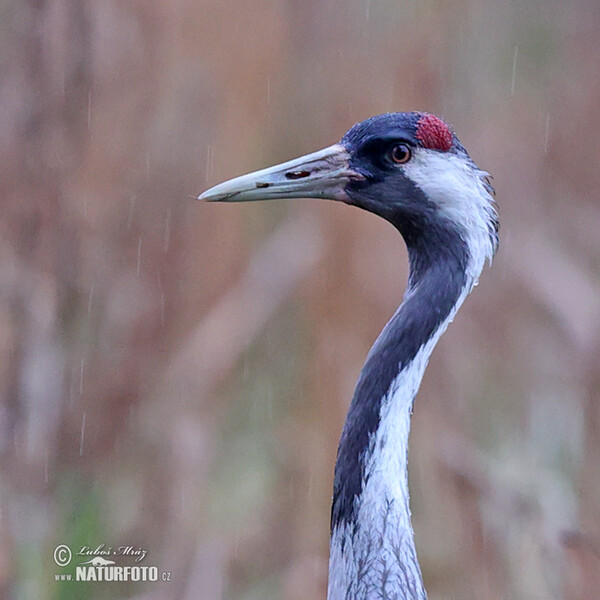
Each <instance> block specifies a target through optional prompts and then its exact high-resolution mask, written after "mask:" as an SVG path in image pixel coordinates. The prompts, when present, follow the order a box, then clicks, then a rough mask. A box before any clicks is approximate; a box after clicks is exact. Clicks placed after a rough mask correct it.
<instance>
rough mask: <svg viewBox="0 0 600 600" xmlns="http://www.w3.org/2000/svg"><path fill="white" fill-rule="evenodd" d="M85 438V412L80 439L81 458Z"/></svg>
mask: <svg viewBox="0 0 600 600" xmlns="http://www.w3.org/2000/svg"><path fill="white" fill-rule="evenodd" d="M84 437H85V411H83V417H82V418H81V438H80V439H79V456H83V439H84Z"/></svg>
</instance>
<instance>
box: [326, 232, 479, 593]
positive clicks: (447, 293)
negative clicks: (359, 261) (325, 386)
mask: <svg viewBox="0 0 600 600" xmlns="http://www.w3.org/2000/svg"><path fill="white" fill-rule="evenodd" d="M443 233H444V236H445V239H440V243H439V244H430V245H429V246H428V247H427V248H426V249H425V248H421V247H419V245H418V243H415V244H413V245H411V246H409V258H410V264H411V272H410V277H409V285H408V288H407V291H406V294H405V297H404V301H403V303H402V304H401V306H400V307H399V309H398V310H397V312H396V313H395V314H394V316H393V317H392V319H391V320H390V321H389V323H388V324H387V325H386V326H385V328H384V329H383V331H382V332H381V334H380V336H379V337H378V339H377V341H376V342H375V344H374V346H373V348H372V349H371V351H370V352H369V355H368V358H367V361H366V363H365V366H364V368H363V370H362V372H361V374H360V377H359V380H358V383H357V386H356V390H355V392H354V397H353V399H352V402H351V405H350V409H349V411H348V415H347V417H346V422H345V424H344V429H343V432H342V437H341V440H340V445H339V448H338V456H337V461H336V467H335V476H334V494H333V506H332V513H331V529H332V542H331V543H332V546H331V556H330V584H329V593H328V598H329V599H330V600H338V599H342V598H344V599H348V600H350V599H352V600H355V598H361V599H366V598H369V599H370V598H386V597H397V598H424V597H425V592H424V590H423V586H422V582H421V575H420V570H419V566H418V562H417V559H416V553H415V549H414V542H413V536H412V527H411V525H410V511H409V507H408V484H407V477H406V452H407V447H408V432H409V427H410V414H411V410H412V403H413V400H414V396H415V394H416V392H417V389H418V387H419V384H420V382H421V378H422V376H423V372H424V370H425V366H426V364H427V361H428V359H429V355H430V354H431V351H432V350H433V347H434V345H435V343H436V342H437V339H438V338H439V336H440V335H441V334H442V333H443V331H444V330H445V328H446V326H447V324H448V322H449V321H450V319H451V318H452V317H453V315H454V313H455V312H456V310H457V309H458V306H459V305H460V304H461V302H462V300H463V299H464V297H465V296H466V295H467V293H468V291H469V289H470V286H471V283H472V282H469V281H468V278H467V275H466V269H467V263H468V258H469V255H468V251H467V248H466V245H465V244H464V242H463V241H462V240H461V237H460V235H459V234H458V232H457V233H456V234H455V235H454V234H453V232H452V231H446V232H443ZM429 240H431V236H430V237H429ZM386 544H387V546H389V547H387V546H386ZM394 553H395V558H392V564H390V565H388V566H386V568H385V569H384V571H385V573H387V574H388V575H390V573H392V574H394V577H395V583H391V580H390V581H389V582H388V583H389V584H390V585H392V586H393V587H392V590H393V591H394V594H391V592H390V591H389V590H388V591H386V583H385V581H384V580H385V577H386V575H385V573H381V574H378V573H377V567H376V566H377V565H381V564H383V562H382V561H383V558H382V556H386V557H387V558H386V561H387V560H389V559H390V556H391V557H393V556H394ZM361 564H362V565H363V567H364V566H365V565H371V567H369V568H368V569H366V570H364V569H363V570H364V572H363V573H362V574H361V567H360V565H361ZM334 571H337V572H334ZM394 571H395V573H394ZM380 575H381V576H380ZM361 581H362V583H361ZM378 582H379V583H380V585H379V583H378ZM367 589H370V590H372V593H369V594H367V593H366V591H365V590H367ZM359 590H363V591H362V592H359Z"/></svg>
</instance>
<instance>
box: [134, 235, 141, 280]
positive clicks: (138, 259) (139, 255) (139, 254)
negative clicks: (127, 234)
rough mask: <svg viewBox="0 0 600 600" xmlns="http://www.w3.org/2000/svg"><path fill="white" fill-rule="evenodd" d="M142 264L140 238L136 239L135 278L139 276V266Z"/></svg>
mask: <svg viewBox="0 0 600 600" xmlns="http://www.w3.org/2000/svg"><path fill="white" fill-rule="evenodd" d="M141 264H142V238H141V237H140V238H139V239H138V248H137V262H136V265H135V276H136V277H139V276H140V265H141Z"/></svg>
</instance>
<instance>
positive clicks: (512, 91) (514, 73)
mask: <svg viewBox="0 0 600 600" xmlns="http://www.w3.org/2000/svg"><path fill="white" fill-rule="evenodd" d="M518 55H519V46H518V44H515V50H514V53H513V66H512V82H511V84H510V95H511V96H514V95H515V80H516V78H517V56H518Z"/></svg>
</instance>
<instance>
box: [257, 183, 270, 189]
mask: <svg viewBox="0 0 600 600" xmlns="http://www.w3.org/2000/svg"><path fill="white" fill-rule="evenodd" d="M270 185H271V184H270V183H266V182H264V183H263V182H261V181H259V182H257V183H256V187H257V188H258V189H261V188H268V187H269V186H270Z"/></svg>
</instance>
